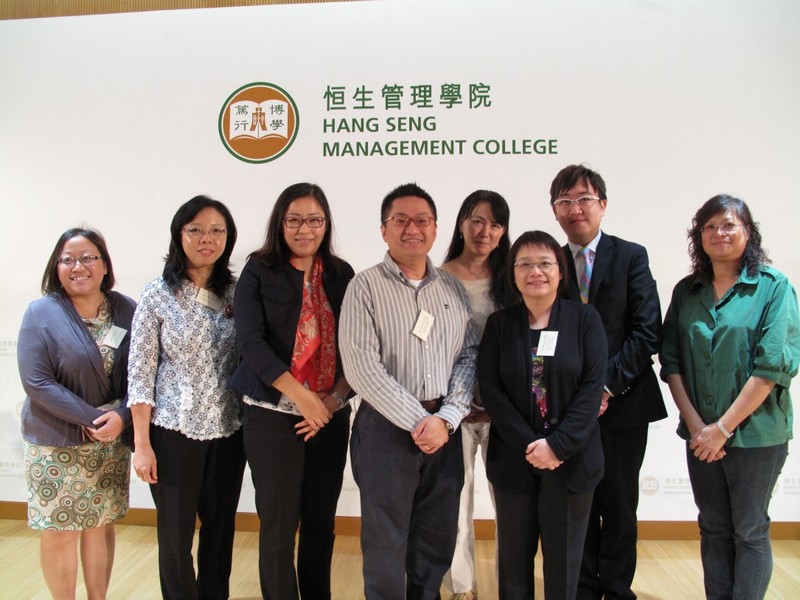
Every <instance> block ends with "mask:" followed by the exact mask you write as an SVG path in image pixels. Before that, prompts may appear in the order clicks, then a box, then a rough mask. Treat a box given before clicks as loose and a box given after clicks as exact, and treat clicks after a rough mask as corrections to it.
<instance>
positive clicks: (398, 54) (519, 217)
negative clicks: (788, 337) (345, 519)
mask: <svg viewBox="0 0 800 600" xmlns="http://www.w3.org/2000/svg"><path fill="white" fill-rule="evenodd" d="M798 27H800V3H797V2H786V1H781V0H758V1H756V0H752V1H748V0H735V1H721V0H718V1H704V0H698V1H691V0H683V1H681V0H649V1H645V0H640V1H637V0H607V1H605V2H591V1H588V0H586V1H579V0H567V1H564V0H560V1H555V0H552V1H551V0H541V1H537V2H528V1H525V2H512V1H506V0H503V1H497V0H495V1H493V2H488V1H480V0H459V1H458V2H446V1H431V0H427V1H424V2H416V1H405V2H392V1H385V2H364V3H361V2H356V3H345V4H320V5H286V6H268V7H254V8H253V7H251V8H231V9H209V10H195V11H172V12H154V13H139V14H124V15H108V16H89V17H69V18H54V19H37V20H25V21H5V22H0V199H2V214H3V217H4V218H3V221H2V222H3V234H2V236H0V244H2V249H3V253H2V256H3V258H4V261H3V271H4V274H5V276H4V277H3V278H2V281H3V283H2V294H0V307H1V309H0V481H2V485H0V500H6V501H24V499H25V486H24V478H23V472H22V464H21V463H22V460H21V438H20V434H19V411H20V406H21V402H22V398H23V392H22V388H21V386H20V384H19V380H18V373H17V366H16V352H15V351H16V336H17V332H18V328H19V323H20V319H21V316H22V313H23V312H24V310H25V307H26V306H27V304H28V303H29V302H30V301H31V300H33V299H34V298H36V297H37V296H38V295H39V284H40V280H41V273H42V271H43V269H44V265H45V262H46V260H47V257H48V256H49V254H50V252H51V251H52V247H53V244H54V243H55V241H56V239H57V237H58V236H59V235H60V233H61V232H62V231H64V230H65V229H67V228H68V227H72V226H75V225H78V224H81V223H86V224H88V225H91V226H94V227H97V228H99V229H100V230H101V231H102V232H103V233H104V234H105V236H106V238H107V240H108V243H109V247H110V251H111V255H112V257H113V260H114V267H115V272H116V274H117V278H118V285H117V289H118V290H120V291H122V292H123V293H126V294H128V295H130V296H132V297H134V298H138V296H139V292H140V290H141V289H142V287H143V285H144V283H145V282H147V281H148V280H150V279H153V278H154V277H156V276H157V275H159V274H160V271H161V268H162V264H163V263H162V257H163V256H164V254H165V253H166V250H167V244H168V239H169V236H168V226H169V222H170V219H171V217H172V215H173V213H174V211H175V209H176V208H177V206H178V205H179V204H181V203H182V202H184V201H186V200H188V199H189V198H190V197H192V196H194V195H196V194H199V193H205V194H208V195H210V196H212V197H214V198H217V199H219V200H222V201H223V202H225V203H226V204H227V205H228V206H229V207H230V209H231V210H232V212H233V214H234V217H235V219H236V221H237V225H238V227H239V233H240V235H239V242H238V245H237V249H236V252H235V253H234V256H233V260H234V263H235V268H236V269H237V270H238V269H240V268H241V267H242V265H243V264H244V262H245V257H246V255H247V254H248V253H249V252H251V251H252V250H254V249H255V248H256V247H258V246H259V245H260V244H261V242H262V241H263V235H264V231H265V225H266V220H267V216H268V214H269V211H270V210H271V208H272V205H273V203H274V200H275V198H277V196H278V194H279V193H280V191H281V190H282V189H283V188H284V187H286V186H287V185H289V184H291V183H295V182H298V181H313V182H316V183H318V184H320V185H321V186H322V187H323V189H324V190H325V191H326V193H327V195H328V198H329V199H330V201H331V203H332V207H333V214H334V220H335V230H336V239H337V247H338V250H339V253H340V255H341V256H342V257H344V258H345V259H347V260H348V261H350V262H351V264H352V265H353V266H354V268H355V269H356V271H358V270H361V269H363V268H365V267H368V266H370V265H372V264H374V263H376V262H378V261H379V260H380V259H381V257H382V254H383V252H384V250H385V246H384V244H383V242H382V240H381V237H380V233H379V218H378V214H379V211H378V208H379V203H380V199H381V198H382V197H383V195H385V194H386V192H388V191H389V190H390V189H391V188H393V187H394V186H396V185H398V184H400V183H403V182H406V181H411V180H414V181H417V182H419V183H420V184H421V185H422V186H423V187H424V188H426V189H427V190H428V191H429V192H430V193H431V194H432V196H433V197H434V199H435V200H436V201H437V204H438V207H439V217H440V219H439V237H438V241H437V242H436V244H435V246H434V249H433V257H434V259H435V260H436V261H440V260H441V258H442V257H443V254H444V251H445V248H446V246H447V243H448V241H449V238H450V235H451V232H452V228H453V220H454V217H455V214H456V211H457V209H458V206H459V204H460V202H461V201H462V200H463V198H464V197H466V196H467V195H468V194H469V193H470V192H472V191H473V190H475V189H479V188H488V189H493V190H496V191H498V192H500V193H501V194H503V195H504V196H505V197H506V199H507V200H508V201H509V204H510V205H511V209H512V219H511V234H512V238H514V237H516V236H517V235H518V234H520V233H521V232H523V231H525V230H528V229H544V230H547V231H549V232H550V233H552V234H553V235H555V237H556V238H557V239H559V240H563V239H564V236H563V234H562V232H561V231H560V229H559V227H558V224H557V223H556V221H555V219H554V217H553V215H552V212H551V211H550V208H549V205H548V190H549V185H550V182H551V180H552V178H553V176H554V175H555V174H556V173H557V172H558V170H560V169H561V168H562V167H563V166H565V165H567V164H570V163H574V162H587V163H589V164H590V165H591V166H592V167H593V168H595V169H597V170H599V171H600V173H601V174H602V175H603V176H604V178H605V179H606V182H607V184H608V193H609V203H608V210H607V213H606V217H605V220H604V223H603V227H604V229H605V230H606V231H608V232H610V233H613V234H616V235H619V236H621V237H625V238H628V239H631V240H634V241H639V242H641V243H643V244H645V245H646V246H647V247H648V249H649V252H650V258H651V266H652V270H653V273H654V275H655V277H656V279H657V281H658V285H659V292H660V294H661V299H662V310H666V305H667V302H668V300H669V294H670V291H671V289H672V286H673V285H674V284H675V283H676V282H677V281H678V280H679V279H680V278H681V277H682V276H683V275H685V274H686V273H687V269H688V265H689V262H688V258H687V254H686V229H687V227H689V225H690V220H691V216H692V215H693V214H694V212H695V210H696V209H697V208H698V207H699V206H700V205H701V204H702V202H704V201H705V200H706V199H708V198H709V197H711V196H713V195H715V194H717V193H721V192H726V193H731V194H734V195H738V196H740V197H742V198H743V199H745V200H746V201H747V202H748V203H749V204H750V207H751V209H752V210H753V213H754V215H755V217H756V219H757V220H759V221H760V223H761V227H762V232H763V235H764V240H765V242H766V246H767V248H768V250H769V252H770V255H771V257H772V259H773V261H774V264H775V265H776V266H777V267H778V268H779V269H781V270H782V271H784V272H785V273H787V274H788V275H789V277H790V278H791V279H792V281H793V282H794V283H795V284H796V285H797V284H798V283H800V255H799V254H798V252H797V249H796V246H795V242H796V239H797V219H796V214H797V213H796V210H795V208H796V204H797V201H796V199H795V198H794V197H793V196H792V194H793V188H792V187H791V185H793V184H792V181H793V179H794V175H795V174H796V172H797V165H798V164H800V144H798V142H797V140H798V139H800V111H798V108H797V107H798V106H800V69H798V64H800V38H798V36H797V35H796V32H797V30H798ZM252 82H269V83H272V84H274V85H277V86H279V87H280V88H282V89H283V90H285V91H286V92H287V93H288V94H289V95H290V96H291V97H292V98H293V100H294V101H295V103H296V105H297V109H298V113H299V129H298V133H297V137H296V140H295V141H294V144H293V145H292V146H291V147H290V148H289V149H288V150H287V151H286V152H285V154H283V155H282V156H280V157H279V158H277V159H275V160H273V161H270V162H266V163H261V164H253V163H248V162H243V161H241V160H238V159H237V158H235V157H234V156H233V155H232V154H231V153H229V152H228V151H227V150H226V148H225V147H224V146H223V144H222V141H221V138H220V134H219V132H218V118H219V115H220V111H221V109H222V107H223V104H224V103H225V101H226V99H227V98H228V97H229V96H230V95H231V94H232V93H233V92H234V91H235V90H237V89H238V88H240V87H242V86H244V85H246V84H249V83H252ZM451 84H458V85H460V86H461V88H460V91H461V97H460V99H461V103H460V104H454V105H453V106H452V107H451V108H447V107H446V106H445V105H443V104H441V103H440V94H441V91H442V86H449V85H451ZM425 85H427V86H430V89H431V90H432V100H431V105H430V106H428V107H426V106H421V105H420V104H419V103H418V104H416V105H415V104H412V102H411V100H412V88H414V87H415V86H425ZM472 85H480V86H482V87H481V88H480V89H482V90H483V91H484V97H485V98H486V99H487V100H488V103H487V104H490V105H489V106H487V105H481V106H472V107H470V97H469V90H470V86H472ZM385 86H402V88H403V92H404V95H403V97H402V98H401V104H400V107H399V108H387V107H386V104H385V102H386V100H385V98H384V97H383V95H382V93H381V90H382V89H383V88H384V87H385ZM360 88H361V89H363V90H365V91H367V92H372V95H371V102H369V103H368V104H371V105H372V106H373V108H357V106H358V104H359V102H358V100H357V99H356V98H354V96H357V92H358V90H359V89H360ZM417 89H421V88H417ZM451 89H452V88H451ZM326 90H339V91H343V95H342V96H341V99H342V102H341V103H340V104H338V105H336V103H334V107H333V108H332V107H331V106H330V105H329V103H328V101H327V100H326ZM369 97H370V96H369V94H367V98H369ZM398 117H405V118H407V119H410V118H412V117H414V118H417V119H418V120H419V121H418V122H420V123H422V122H423V121H422V119H423V118H427V120H426V121H424V122H425V123H427V129H425V128H423V129H422V130H421V131H397V130H395V131H390V129H391V128H392V123H394V124H395V125H396V124H397V123H399V122H401V121H398V120H397V118H398ZM390 118H394V119H395V121H391V120H390ZM331 119H334V121H331ZM342 119H344V120H345V121H346V123H347V124H348V127H346V128H345V127H344V126H343V125H342V124H341V123H342V121H341V120H342ZM353 119H355V120H357V121H359V120H364V121H363V122H364V123H366V122H367V121H366V120H367V119H372V120H371V121H369V123H371V124H372V125H373V127H372V128H373V129H376V131H369V130H367V131H364V132H351V131H347V129H352V123H353ZM331 122H333V123H334V126H331V125H330V123H331ZM359 122H362V121H359ZM408 122H410V121H408ZM415 122H417V121H415ZM326 123H328V125H327V126H326ZM332 128H333V129H336V130H338V131H331V129H332ZM395 129H397V128H396V127H395ZM401 140H406V141H408V142H411V141H415V142H417V144H418V145H419V144H420V142H424V141H428V142H429V151H428V153H427V154H423V155H404V156H397V155H394V156H392V155H383V156H380V155H374V154H373V155H371V156H352V155H345V156H331V155H330V154H331V152H330V149H331V148H333V147H334V144H336V143H338V144H339V148H340V151H343V150H342V149H344V148H345V143H346V142H350V143H351V144H352V143H357V142H361V143H362V144H366V145H368V146H369V147H370V148H371V149H373V150H374V148H375V143H377V144H378V146H379V148H380V149H382V150H384V153H387V152H389V149H390V148H392V147H393V146H392V144H390V143H389V142H398V141H401ZM433 140H445V141H447V142H449V143H450V144H451V146H453V148H457V149H458V150H460V151H455V152H454V153H451V154H446V155H441V154H436V153H434V152H431V151H430V148H431V147H433V144H431V143H430V142H431V141H433ZM457 140H462V141H461V142H457ZM479 140H495V141H496V142H494V143H490V144H489V147H490V149H493V148H494V146H495V145H496V146H497V147H498V148H501V147H502V143H505V147H506V151H507V153H497V154H480V153H478V152H481V151H482V150H483V148H485V147H486V146H485V143H484V142H480V141H479ZM523 140H550V141H548V142H546V143H544V144H545V147H546V148H547V149H548V151H547V152H545V153H536V152H535V151H533V150H531V149H528V151H527V153H511V152H513V151H515V150H516V151H517V152H520V151H522V150H523V149H525V148H528V146H525V144H526V142H523ZM476 141H477V144H478V145H477V146H475V143H476ZM326 144H327V146H326ZM527 144H529V145H531V142H527ZM540 146H541V143H540V145H539V146H536V147H537V148H540ZM326 148H327V149H328V151H326ZM656 368H658V365H656ZM792 391H793V392H794V393H795V395H798V394H800V388H799V387H798V385H797V384H796V383H795V385H794V386H793V390H792ZM664 393H665V397H667V399H668V405H669V408H670V416H669V418H668V419H666V420H664V421H661V422H659V423H655V424H653V425H652V427H651V431H650V445H649V449H648V453H647V457H646V461H645V465H644V467H643V469H642V500H641V504H640V510H639V516H640V518H641V519H642V520H691V519H693V518H694V517H695V515H696V511H695V508H694V506H693V503H692V498H691V492H690V490H689V484H688V479H687V475H686V469H685V465H684V460H683V449H682V442H681V441H680V440H679V439H678V438H677V436H676V435H675V434H674V430H675V426H676V423H677V414H676V411H675V409H674V407H673V406H672V403H671V400H669V395H668V391H667V389H666V387H665V388H664ZM796 449H797V442H796V441H795V442H792V443H791V446H790V456H789V460H788V462H787V463H786V466H785V468H784V471H783V474H782V476H781V478H780V480H779V484H778V488H777V490H776V492H775V497H774V500H773V503H772V517H773V519H774V520H777V521H797V520H800V502H798V499H800V477H798V465H799V464H800V461H798V458H797V456H796V452H795V451H796ZM478 471H479V472H481V471H482V469H480V468H479V469H478ZM132 505H133V506H135V507H150V506H152V504H151V501H150V497H149V493H148V491H147V489H146V486H145V485H144V484H142V483H141V482H140V481H138V479H135V478H134V480H133V482H132ZM240 510H243V511H249V512H253V511H254V504H253V495H252V485H251V483H250V481H249V476H248V477H246V481H245V491H244V494H243V496H242V501H241V505H240ZM339 513H340V514H342V515H357V514H359V504H358V492H357V489H356V486H355V484H354V483H353V480H352V477H351V476H350V474H349V471H348V473H347V477H346V480H345V486H344V490H343V494H342V498H341V501H340V505H339ZM476 517H478V518H491V517H492V512H491V505H490V503H489V501H488V494H487V492H486V487H485V479H481V482H480V484H479V490H478V499H477V510H476Z"/></svg>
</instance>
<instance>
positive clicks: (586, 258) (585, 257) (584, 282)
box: [575, 248, 593, 304]
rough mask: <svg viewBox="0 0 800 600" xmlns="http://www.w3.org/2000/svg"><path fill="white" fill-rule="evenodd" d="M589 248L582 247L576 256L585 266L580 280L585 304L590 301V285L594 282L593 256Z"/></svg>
mask: <svg viewBox="0 0 800 600" xmlns="http://www.w3.org/2000/svg"><path fill="white" fill-rule="evenodd" d="M591 252H592V251H591V250H590V249H589V248H581V249H580V250H578V254H577V255H576V256H575V258H576V259H577V262H578V264H579V265H582V266H583V269H580V280H579V281H578V291H579V292H580V294H581V302H583V303H584V304H588V303H589V286H590V285H591V283H592V262H593V261H592V257H591Z"/></svg>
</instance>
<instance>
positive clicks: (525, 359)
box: [510, 302, 533, 425]
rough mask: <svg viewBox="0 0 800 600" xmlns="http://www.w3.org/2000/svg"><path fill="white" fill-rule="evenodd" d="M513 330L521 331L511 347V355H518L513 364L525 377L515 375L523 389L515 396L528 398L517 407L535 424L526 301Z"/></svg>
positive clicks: (519, 309) (516, 318)
mask: <svg viewBox="0 0 800 600" xmlns="http://www.w3.org/2000/svg"><path fill="white" fill-rule="evenodd" d="M513 331H515V332H518V333H519V337H517V336H514V337H515V338H516V341H515V342H514V343H513V345H512V347H511V348H510V350H511V352H512V354H511V356H515V357H517V358H516V359H512V361H513V362H512V363H511V364H513V365H516V367H517V368H518V369H519V370H518V371H517V373H524V377H518V376H517V377H514V381H516V382H518V383H519V384H520V386H521V389H519V388H518V389H517V390H516V392H515V396H516V397H518V398H528V399H529V400H528V401H527V402H524V403H522V404H519V405H517V409H518V410H519V411H520V412H521V413H522V416H523V417H524V418H525V422H526V423H528V424H530V425H533V402H532V401H531V400H530V397H531V376H532V374H531V329H530V325H529V323H528V310H527V308H525V303H524V302H520V303H519V307H518V311H517V313H516V316H515V323H514V326H513Z"/></svg>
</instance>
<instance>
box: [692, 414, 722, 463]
mask: <svg viewBox="0 0 800 600" xmlns="http://www.w3.org/2000/svg"><path fill="white" fill-rule="evenodd" d="M727 441H728V438H726V437H725V434H724V433H722V431H720V428H719V427H717V424H716V423H711V424H710V425H705V426H703V427H702V428H700V430H699V431H697V432H696V433H694V434H693V435H692V440H691V441H690V442H689V448H691V449H692V450H694V455H695V456H696V457H697V458H698V459H699V460H702V461H705V462H708V463H711V462H714V461H716V460H720V459H721V458H724V457H725V448H724V446H725V442H727Z"/></svg>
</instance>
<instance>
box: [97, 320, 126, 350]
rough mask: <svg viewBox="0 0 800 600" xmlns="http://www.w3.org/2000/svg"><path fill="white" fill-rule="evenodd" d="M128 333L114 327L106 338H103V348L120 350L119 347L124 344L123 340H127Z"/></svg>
mask: <svg viewBox="0 0 800 600" xmlns="http://www.w3.org/2000/svg"><path fill="white" fill-rule="evenodd" d="M127 333H128V330H127V329H123V328H122V327H117V326H116V325H112V326H111V329H109V330H108V333H107V334H106V337H104V338H103V342H102V343H103V346H108V347H109V348H119V345H120V344H121V343H122V340H124V339H125V336H126V335H127Z"/></svg>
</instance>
